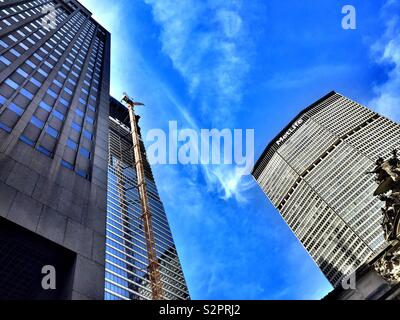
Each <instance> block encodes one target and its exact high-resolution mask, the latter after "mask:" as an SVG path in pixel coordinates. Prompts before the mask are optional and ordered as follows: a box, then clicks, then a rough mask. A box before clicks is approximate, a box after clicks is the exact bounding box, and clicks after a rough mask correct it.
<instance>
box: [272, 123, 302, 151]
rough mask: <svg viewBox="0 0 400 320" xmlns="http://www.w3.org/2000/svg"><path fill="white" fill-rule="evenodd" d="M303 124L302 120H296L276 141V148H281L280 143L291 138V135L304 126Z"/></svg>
mask: <svg viewBox="0 0 400 320" xmlns="http://www.w3.org/2000/svg"><path fill="white" fill-rule="evenodd" d="M304 122H305V120H304V119H299V120H297V121H296V122H295V123H294V124H293V125H292V127H291V128H290V129H289V130H288V131H286V133H285V134H284V135H283V136H281V137H280V138H279V139H278V140H277V141H276V144H277V145H278V146H281V145H282V143H284V142H285V141H286V140H287V139H289V138H290V137H291V136H292V134H293V133H295V132H296V131H297V130H298V129H299V128H300V127H301V126H302V125H303V124H304Z"/></svg>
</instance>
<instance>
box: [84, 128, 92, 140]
mask: <svg viewBox="0 0 400 320" xmlns="http://www.w3.org/2000/svg"><path fill="white" fill-rule="evenodd" d="M83 136H84V137H85V138H87V139H89V140H92V139H93V135H92V134H91V133H90V132H89V131H87V130H86V129H85V130H83Z"/></svg>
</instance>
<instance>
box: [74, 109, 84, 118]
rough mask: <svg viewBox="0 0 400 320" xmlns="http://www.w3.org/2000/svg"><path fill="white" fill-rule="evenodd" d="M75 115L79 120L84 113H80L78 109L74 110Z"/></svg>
mask: <svg viewBox="0 0 400 320" xmlns="http://www.w3.org/2000/svg"><path fill="white" fill-rule="evenodd" d="M75 113H76V114H77V116H79V117H81V118H83V117H84V115H85V114H84V113H83V112H82V111H81V110H79V109H76V110H75Z"/></svg>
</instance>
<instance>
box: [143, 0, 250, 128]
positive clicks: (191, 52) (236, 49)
mask: <svg viewBox="0 0 400 320" xmlns="http://www.w3.org/2000/svg"><path fill="white" fill-rule="evenodd" d="M145 2H146V3H147V4H149V5H150V6H151V7H152V12H153V16H154V19H155V21H156V22H157V23H158V24H159V25H160V26H161V35H160V40H161V43H162V48H163V51H164V53H165V54H166V55H167V56H168V57H169V58H170V59H171V61H172V64H173V66H174V68H175V69H176V70H177V71H178V72H179V73H180V74H181V76H182V77H183V78H184V79H185V80H186V82H187V84H188V88H189V92H190V93H191V95H192V97H193V98H198V99H199V100H200V104H201V105H202V111H203V116H204V117H205V118H207V119H208V120H211V122H213V123H216V124H220V123H222V122H223V123H224V124H226V123H227V121H229V120H231V119H232V116H231V115H232V113H233V112H234V111H235V110H237V108H239V106H240V102H241V101H240V99H241V97H242V94H241V91H242V90H243V88H242V86H243V78H244V77H245V75H246V73H247V71H248V63H247V61H246V55H245V51H244V50H243V47H244V45H245V39H246V37H245V33H244V31H243V21H242V18H241V17H240V12H239V7H240V6H239V2H238V1H229V2H222V1H194V0H163V1H156V0H145Z"/></svg>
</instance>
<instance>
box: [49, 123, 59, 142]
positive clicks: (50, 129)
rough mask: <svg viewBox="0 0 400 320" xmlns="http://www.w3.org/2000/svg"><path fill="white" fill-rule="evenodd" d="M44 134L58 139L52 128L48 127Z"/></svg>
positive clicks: (56, 132) (55, 131)
mask: <svg viewBox="0 0 400 320" xmlns="http://www.w3.org/2000/svg"><path fill="white" fill-rule="evenodd" d="M46 132H47V133H48V134H49V135H50V136H52V137H53V138H56V139H57V138H58V131H57V130H56V129H54V128H52V127H50V126H49V127H48V128H47V130H46Z"/></svg>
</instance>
